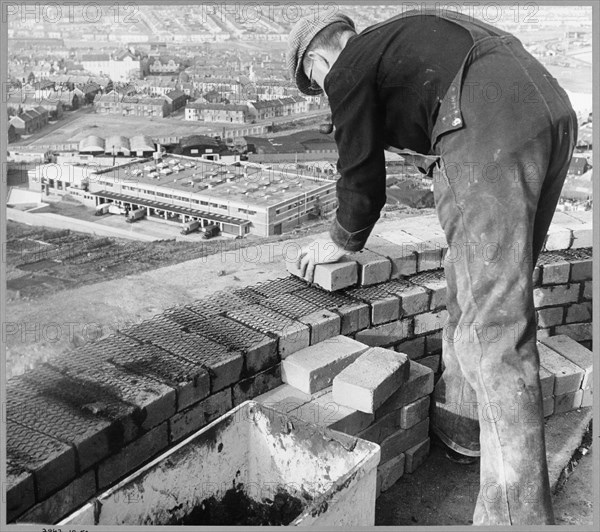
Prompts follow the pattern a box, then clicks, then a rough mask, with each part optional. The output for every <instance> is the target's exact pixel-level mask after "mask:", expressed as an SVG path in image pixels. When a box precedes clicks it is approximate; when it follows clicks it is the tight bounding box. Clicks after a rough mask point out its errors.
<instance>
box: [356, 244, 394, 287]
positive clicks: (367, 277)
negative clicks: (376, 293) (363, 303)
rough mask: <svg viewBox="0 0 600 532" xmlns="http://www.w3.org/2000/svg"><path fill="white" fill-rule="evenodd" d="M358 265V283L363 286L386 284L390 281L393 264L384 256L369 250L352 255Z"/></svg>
mask: <svg viewBox="0 0 600 532" xmlns="http://www.w3.org/2000/svg"><path fill="white" fill-rule="evenodd" d="M352 260H355V261H356V262H357V264H358V283H359V284H360V285H361V286H369V285H372V284H378V283H384V282H386V281H389V280H390V276H391V274H392V263H391V262H390V260H389V259H388V258H387V257H385V256H382V255H379V254H377V253H375V252H373V251H369V250H368V249H365V250H362V251H359V252H358V253H353V254H352Z"/></svg>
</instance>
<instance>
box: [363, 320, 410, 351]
mask: <svg viewBox="0 0 600 532" xmlns="http://www.w3.org/2000/svg"><path fill="white" fill-rule="evenodd" d="M411 332H412V319H411V318H409V319H404V320H396V321H392V322H390V323H384V324H383V325H377V326H375V327H372V328H371V329H366V330H364V331H359V332H357V333H356V336H355V338H356V340H357V341H359V342H362V343H364V344H366V345H368V346H370V347H381V346H389V345H393V344H396V343H398V342H399V341H401V340H404V339H406V338H408V337H409V336H410V334H411Z"/></svg>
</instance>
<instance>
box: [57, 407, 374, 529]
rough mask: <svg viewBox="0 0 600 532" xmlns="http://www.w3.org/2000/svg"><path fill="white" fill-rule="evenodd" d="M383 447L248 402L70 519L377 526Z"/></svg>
mask: <svg viewBox="0 0 600 532" xmlns="http://www.w3.org/2000/svg"><path fill="white" fill-rule="evenodd" d="M379 459H380V449H379V446H378V445H376V444H374V443H371V442H368V441H366V440H362V439H360V438H355V437H351V436H348V435H347V434H343V433H341V432H338V431H333V430H330V429H322V428H319V427H318V426H316V425H314V424H312V423H307V422H304V421H302V420H300V419H297V418H295V417H290V416H287V415H284V414H282V413H280V412H277V411H276V410H273V409H272V408H269V407H266V406H264V405H260V404H259V403H257V402H255V401H246V402H244V403H242V404H240V405H239V406H237V407H236V408H234V409H233V410H231V411H230V412H228V413H227V414H225V415H224V416H221V417H220V418H218V419H216V420H215V421H213V422H212V423H210V424H209V425H207V426H206V427H204V428H203V429H201V430H199V431H198V432H196V433H194V434H192V435H191V436H189V437H188V438H186V439H185V440H183V441H182V442H180V443H179V444H177V445H176V446H175V447H173V448H171V449H170V450H168V451H167V452H165V453H164V454H162V455H161V456H159V457H157V458H156V459H154V460H153V461H152V462H150V463H148V464H146V465H145V466H144V467H142V468H140V469H139V470H137V471H135V472H134V473H132V474H131V475H129V476H128V477H127V478H125V479H124V480H122V481H121V482H119V483H118V484H116V485H115V486H113V487H111V488H110V489H108V490H107V491H105V492H104V493H102V494H101V495H99V496H98V497H95V498H94V499H93V500H92V501H90V502H88V503H87V504H85V505H84V506H83V507H81V508H80V509H79V510H77V511H75V512H74V513H72V514H71V515H70V516H68V517H67V518H65V519H63V520H62V521H61V522H59V523H57V525H59V526H67V525H87V526H90V525H96V524H97V525H208V526H215V525H291V526H304V525H308V526H311V525H319V526H372V525H374V524H375V492H376V480H377V465H378V464H379Z"/></svg>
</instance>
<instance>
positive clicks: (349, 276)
mask: <svg viewBox="0 0 600 532" xmlns="http://www.w3.org/2000/svg"><path fill="white" fill-rule="evenodd" d="M313 283H314V284H316V285H317V286H320V287H321V288H324V289H325V290H329V291H330V292H333V291H336V290H341V289H342V288H348V287H350V286H354V285H356V284H357V283H358V263H357V262H356V261H354V260H350V259H349V258H347V257H342V259H340V260H339V261H338V262H334V263H332V264H317V265H316V266H315V272H314V277H313Z"/></svg>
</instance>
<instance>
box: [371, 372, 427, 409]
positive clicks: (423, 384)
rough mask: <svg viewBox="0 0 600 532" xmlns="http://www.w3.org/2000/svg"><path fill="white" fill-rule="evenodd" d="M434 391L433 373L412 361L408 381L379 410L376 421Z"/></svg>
mask: <svg viewBox="0 0 600 532" xmlns="http://www.w3.org/2000/svg"><path fill="white" fill-rule="evenodd" d="M432 391H433V371H431V369H429V368H427V367H425V366H423V365H421V364H419V363H417V362H415V361H414V360H411V361H410V373H409V375H408V380H407V381H406V382H405V383H404V385H403V386H402V387H401V388H400V389H399V390H398V391H397V392H395V393H394V394H393V395H392V396H391V397H390V398H389V399H388V400H387V401H386V402H385V403H383V404H382V405H381V406H380V407H379V408H378V409H377V411H376V412H375V419H379V418H380V417H382V416H384V415H385V414H387V413H389V412H391V411H392V410H396V409H397V408H402V407H403V406H404V405H407V404H408V403H412V402H414V401H416V400H417V399H420V398H421V397H425V396H426V395H429V394H430V393H431V392H432Z"/></svg>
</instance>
